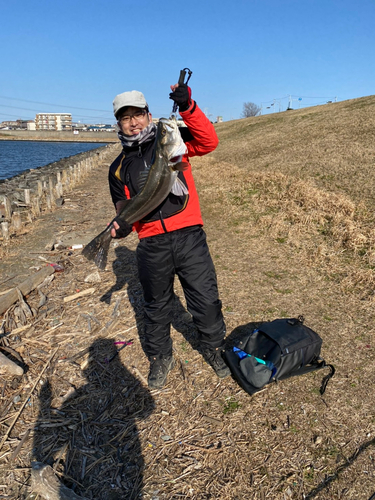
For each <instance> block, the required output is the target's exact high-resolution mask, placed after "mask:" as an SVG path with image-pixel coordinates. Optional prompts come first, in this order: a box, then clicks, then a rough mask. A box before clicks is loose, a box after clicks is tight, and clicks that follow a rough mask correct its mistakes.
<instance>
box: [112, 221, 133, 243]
mask: <svg viewBox="0 0 375 500" xmlns="http://www.w3.org/2000/svg"><path fill="white" fill-rule="evenodd" d="M112 222H117V224H118V225H119V226H120V227H119V228H118V229H116V228H114V229H115V231H116V236H115V238H126V236H127V235H128V234H130V233H131V232H132V230H133V226H132V225H131V224H128V223H127V222H125V221H124V220H122V219H120V217H115V218H114V219H113V221H112Z"/></svg>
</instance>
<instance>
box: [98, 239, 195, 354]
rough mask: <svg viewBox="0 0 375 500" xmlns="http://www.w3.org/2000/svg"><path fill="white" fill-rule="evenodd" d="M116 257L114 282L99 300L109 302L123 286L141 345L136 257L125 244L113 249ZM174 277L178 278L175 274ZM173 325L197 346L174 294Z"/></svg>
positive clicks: (140, 298)
mask: <svg viewBox="0 0 375 500" xmlns="http://www.w3.org/2000/svg"><path fill="white" fill-rule="evenodd" d="M115 254H116V259H115V260H114V261H113V264H112V269H113V273H114V274H115V276H116V283H115V284H114V285H113V286H112V287H111V288H110V289H109V290H107V291H106V292H105V293H104V294H103V295H102V297H101V298H100V300H101V301H102V302H106V303H107V304H110V303H111V301H112V295H113V293H114V292H117V291H120V290H122V289H124V288H126V290H127V295H128V298H129V302H130V304H131V306H132V308H133V310H134V316H135V320H136V324H137V330H138V335H139V339H140V341H141V345H142V347H143V346H144V333H143V317H144V314H143V305H144V300H143V290H142V286H141V284H140V282H139V278H138V268H137V258H136V254H135V252H134V251H133V250H129V249H128V248H127V247H126V246H125V245H124V246H118V247H117V248H116V249H115ZM175 279H178V277H177V276H176V277H175ZM171 324H172V325H173V327H174V328H175V329H176V330H177V331H178V332H179V333H181V334H182V335H183V337H184V338H185V340H186V341H187V342H189V343H190V344H191V346H192V347H193V349H197V348H198V346H199V343H198V339H197V329H196V327H195V325H194V323H193V320H192V318H191V315H190V313H189V312H188V311H187V310H186V309H185V307H184V306H183V304H182V302H181V300H180V298H179V297H178V296H177V295H175V297H174V304H173V317H172V318H171Z"/></svg>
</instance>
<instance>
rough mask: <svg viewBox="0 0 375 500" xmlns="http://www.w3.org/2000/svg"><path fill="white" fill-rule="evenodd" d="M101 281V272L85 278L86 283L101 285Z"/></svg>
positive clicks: (95, 272)
mask: <svg viewBox="0 0 375 500" xmlns="http://www.w3.org/2000/svg"><path fill="white" fill-rule="evenodd" d="M101 281H102V279H101V277H100V274H99V271H94V272H93V273H91V274H89V275H88V276H86V278H85V283H100V282H101Z"/></svg>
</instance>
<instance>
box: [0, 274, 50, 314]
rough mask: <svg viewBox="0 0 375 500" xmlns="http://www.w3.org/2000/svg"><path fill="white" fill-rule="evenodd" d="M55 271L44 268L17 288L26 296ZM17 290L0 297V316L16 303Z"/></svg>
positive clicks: (14, 289)
mask: <svg viewBox="0 0 375 500" xmlns="http://www.w3.org/2000/svg"><path fill="white" fill-rule="evenodd" d="M54 272H55V269H54V268H53V266H46V267H43V268H42V269H40V271H38V272H37V273H35V274H34V275H33V276H30V277H29V278H27V279H26V280H25V281H23V282H22V283H21V284H20V285H19V286H18V287H17V288H18V289H19V290H20V291H21V293H22V294H23V295H27V294H28V293H30V292H31V291H32V290H34V288H36V287H37V286H38V285H40V284H41V283H42V282H43V281H44V280H45V278H47V276H49V275H51V274H53V273H54ZM17 288H13V289H11V290H10V291H9V292H8V293H6V294H5V295H3V296H1V297H0V314H3V313H4V312H5V311H6V310H7V309H9V307H10V306H11V305H12V304H14V303H15V302H17V300H18V298H19V295H18V292H17Z"/></svg>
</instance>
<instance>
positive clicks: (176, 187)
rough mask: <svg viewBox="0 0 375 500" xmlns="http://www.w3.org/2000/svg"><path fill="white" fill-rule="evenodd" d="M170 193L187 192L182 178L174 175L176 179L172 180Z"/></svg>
mask: <svg viewBox="0 0 375 500" xmlns="http://www.w3.org/2000/svg"><path fill="white" fill-rule="evenodd" d="M171 193H172V194H174V195H175V196H186V195H188V194H189V191H188V189H187V187H186V186H185V184H184V183H183V182H182V180H181V179H179V178H178V177H176V180H175V181H174V183H173V186H172V189H171Z"/></svg>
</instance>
